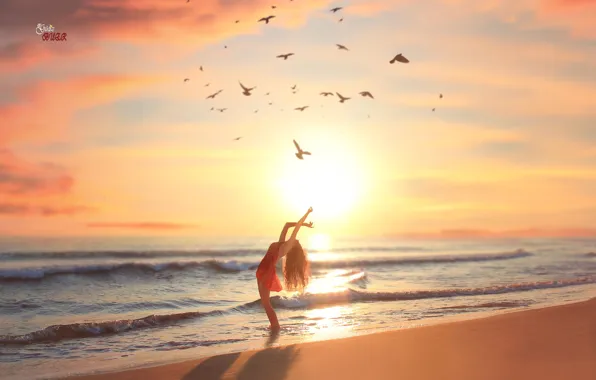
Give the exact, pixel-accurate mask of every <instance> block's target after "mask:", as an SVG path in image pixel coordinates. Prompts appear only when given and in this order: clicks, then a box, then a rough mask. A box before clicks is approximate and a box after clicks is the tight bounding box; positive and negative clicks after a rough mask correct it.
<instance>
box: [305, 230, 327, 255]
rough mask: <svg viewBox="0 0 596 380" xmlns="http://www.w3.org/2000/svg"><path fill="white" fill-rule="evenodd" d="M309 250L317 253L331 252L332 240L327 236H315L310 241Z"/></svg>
mask: <svg viewBox="0 0 596 380" xmlns="http://www.w3.org/2000/svg"><path fill="white" fill-rule="evenodd" d="M308 248H309V249H313V250H315V251H317V252H323V251H329V250H330V249H331V238H330V237H329V235H327V234H314V235H311V236H310V237H309V239H308Z"/></svg>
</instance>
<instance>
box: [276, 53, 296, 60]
mask: <svg viewBox="0 0 596 380" xmlns="http://www.w3.org/2000/svg"><path fill="white" fill-rule="evenodd" d="M293 55H294V53H288V54H280V55H278V56H277V57H276V58H283V59H284V61H286V60H287V59H288V58H290V57H291V56H293Z"/></svg>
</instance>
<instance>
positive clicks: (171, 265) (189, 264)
mask: <svg viewBox="0 0 596 380" xmlns="http://www.w3.org/2000/svg"><path fill="white" fill-rule="evenodd" d="M531 255H532V254H531V253H530V252H527V251H525V250H523V249H518V250H516V251H513V252H504V253H492V254H491V253H489V254H476V255H459V256H457V255H455V256H453V255H439V256H426V257H402V258H395V259H376V260H375V259H372V260H358V259H356V260H349V259H348V260H341V261H340V260H328V261H312V263H311V267H312V268H313V269H330V268H349V267H352V268H353V267H357V268H371V267H376V266H391V265H395V266H398V265H420V264H439V263H441V264H447V263H465V262H479V261H494V260H508V259H516V258H522V257H527V256H531ZM258 265H259V263H258V262H243V261H237V260H229V261H220V260H215V259H212V260H206V261H171V262H160V263H159V262H158V263H155V262H120V263H106V264H95V263H93V264H80V265H63V266H46V267H29V268H28V267H25V268H18V269H0V281H5V282H6V281H31V280H41V279H43V278H45V277H49V276H57V275H70V274H77V275H90V274H100V273H109V272H116V271H125V270H141V271H149V272H153V273H155V272H161V271H165V270H185V269H191V268H207V269H211V270H215V271H217V272H220V273H235V272H242V271H247V270H256V268H257V267H258Z"/></svg>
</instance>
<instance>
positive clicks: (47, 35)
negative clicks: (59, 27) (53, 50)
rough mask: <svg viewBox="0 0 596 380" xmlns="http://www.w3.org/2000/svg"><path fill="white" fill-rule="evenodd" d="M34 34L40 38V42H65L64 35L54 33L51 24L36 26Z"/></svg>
mask: <svg viewBox="0 0 596 380" xmlns="http://www.w3.org/2000/svg"><path fill="white" fill-rule="evenodd" d="M35 34H37V35H38V36H41V40H42V41H66V33H58V32H56V31H55V28H54V26H53V25H52V24H50V25H46V24H42V23H39V24H37V27H36V28H35Z"/></svg>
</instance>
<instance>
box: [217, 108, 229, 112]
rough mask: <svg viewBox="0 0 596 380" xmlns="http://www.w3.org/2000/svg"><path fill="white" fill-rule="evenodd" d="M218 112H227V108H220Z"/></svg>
mask: <svg viewBox="0 0 596 380" xmlns="http://www.w3.org/2000/svg"><path fill="white" fill-rule="evenodd" d="M217 110H218V111H219V112H223V111H225V110H227V108H218V109H217Z"/></svg>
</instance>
